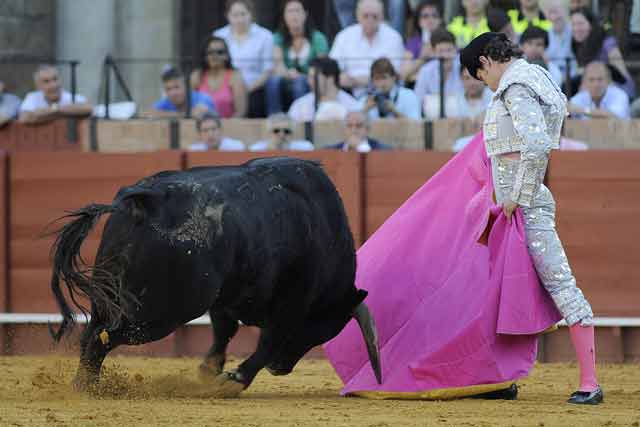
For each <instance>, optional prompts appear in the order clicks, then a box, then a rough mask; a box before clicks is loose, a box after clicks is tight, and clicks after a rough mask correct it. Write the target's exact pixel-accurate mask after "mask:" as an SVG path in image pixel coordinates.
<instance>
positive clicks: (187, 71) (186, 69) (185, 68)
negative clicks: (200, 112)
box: [182, 61, 191, 119]
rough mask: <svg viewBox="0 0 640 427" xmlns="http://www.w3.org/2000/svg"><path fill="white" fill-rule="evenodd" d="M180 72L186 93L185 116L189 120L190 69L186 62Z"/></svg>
mask: <svg viewBox="0 0 640 427" xmlns="http://www.w3.org/2000/svg"><path fill="white" fill-rule="evenodd" d="M182 71H183V73H184V87H185V88H186V91H187V94H186V95H187V100H186V102H187V112H186V114H185V116H186V117H187V118H188V119H190V118H191V81H190V80H191V79H190V78H189V77H190V76H189V75H190V74H191V67H190V65H189V63H188V62H187V61H183V66H182Z"/></svg>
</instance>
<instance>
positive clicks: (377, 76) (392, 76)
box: [361, 58, 420, 120]
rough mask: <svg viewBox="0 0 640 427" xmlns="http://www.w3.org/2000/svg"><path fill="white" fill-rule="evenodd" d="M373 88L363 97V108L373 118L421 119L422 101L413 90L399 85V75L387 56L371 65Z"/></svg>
mask: <svg viewBox="0 0 640 427" xmlns="http://www.w3.org/2000/svg"><path fill="white" fill-rule="evenodd" d="M371 83H372V84H373V88H372V89H371V90H370V92H371V93H369V94H368V95H367V96H364V97H363V98H362V99H361V106H362V110H363V111H364V112H365V113H367V114H368V115H369V118H370V119H372V120H375V119H380V118H399V119H414V120H420V101H418V97H416V94H415V93H413V91H412V90H410V89H407V88H405V87H402V86H400V85H398V75H397V74H396V70H395V69H394V68H393V64H391V61H389V60H388V59H387V58H380V59H376V60H375V62H374V63H373V65H372V66H371Z"/></svg>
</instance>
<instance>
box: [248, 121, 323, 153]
mask: <svg viewBox="0 0 640 427" xmlns="http://www.w3.org/2000/svg"><path fill="white" fill-rule="evenodd" d="M292 125H293V123H292V122H291V119H289V117H288V116H287V115H286V114H284V113H276V114H274V115H272V116H269V118H268V119H267V122H266V126H267V131H268V132H269V135H270V137H269V139H268V140H264V141H258V142H256V143H255V144H253V145H251V147H249V151H274V150H277V151H313V149H314V147H313V144H312V143H311V142H309V141H305V140H293V141H290V140H289V139H290V138H291V134H292V133H293V126H292Z"/></svg>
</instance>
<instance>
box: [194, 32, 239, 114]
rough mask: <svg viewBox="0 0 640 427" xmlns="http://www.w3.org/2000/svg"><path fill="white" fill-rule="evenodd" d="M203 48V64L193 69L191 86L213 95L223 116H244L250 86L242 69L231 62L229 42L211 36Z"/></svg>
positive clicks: (201, 55)
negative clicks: (244, 77)
mask: <svg viewBox="0 0 640 427" xmlns="http://www.w3.org/2000/svg"><path fill="white" fill-rule="evenodd" d="M200 52H201V54H200V58H201V59H200V61H201V62H200V67H199V68H198V69H196V70H195V71H194V72H193V73H191V87H192V88H194V89H197V90H198V91H199V92H202V93H206V94H207V95H209V96H210V97H211V99H212V100H213V102H214V104H215V106H216V110H217V111H218V114H219V115H220V117H222V118H224V119H228V118H230V117H245V116H246V115H247V87H246V86H245V84H244V80H243V79H242V75H241V74H240V72H239V71H237V70H235V69H234V68H233V66H232V65H231V55H230V54H229V48H228V47H227V42H225V41H224V39H222V38H220V37H216V36H209V37H207V38H206V39H205V41H204V43H203V44H202V49H201V50H200Z"/></svg>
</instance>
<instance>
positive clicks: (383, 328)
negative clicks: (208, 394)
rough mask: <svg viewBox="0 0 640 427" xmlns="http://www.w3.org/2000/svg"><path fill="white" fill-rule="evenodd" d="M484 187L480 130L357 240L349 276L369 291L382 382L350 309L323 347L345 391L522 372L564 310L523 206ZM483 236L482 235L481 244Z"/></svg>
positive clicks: (432, 386) (493, 378) (437, 386)
mask: <svg viewBox="0 0 640 427" xmlns="http://www.w3.org/2000/svg"><path fill="white" fill-rule="evenodd" d="M492 195H493V185H492V180H491V167H490V163H489V159H488V158H487V155H486V152H485V148H484V144H483V140H482V135H481V134H478V135H476V136H475V137H474V139H473V140H472V141H471V143H470V144H469V145H468V146H467V147H465V149H464V150H463V151H461V152H460V153H458V154H457V155H456V156H455V157H454V158H453V159H451V160H450V161H449V162H448V163H447V164H446V165H445V166H444V167H443V168H442V169H440V171H438V173H437V174H436V175H434V176H433V177H432V178H431V179H430V180H429V181H428V182H427V183H426V184H424V185H423V186H422V187H421V188H420V189H419V190H418V191H416V193H414V194H413V196H411V197H410V198H409V199H408V200H407V201H406V202H405V203H404V204H403V205H402V206H401V207H400V208H399V209H398V210H397V211H396V212H395V213H394V214H393V215H392V216H391V217H390V218H389V219H388V220H387V221H386V222H385V223H384V224H383V225H382V226H381V227H380V229H378V230H377V231H376V232H375V234H373V235H372V236H371V237H370V238H369V240H367V242H366V243H365V244H364V245H363V246H362V248H361V249H360V250H359V251H358V270H357V274H356V286H357V287H358V288H361V289H366V290H367V291H369V295H368V297H367V299H366V300H365V303H366V304H367V305H368V306H369V309H370V310H371V312H372V314H373V317H374V319H375V322H376V326H377V330H378V339H379V346H380V357H381V365H382V378H383V384H382V385H378V384H377V382H376V380H375V377H374V374H373V371H372V369H371V366H370V364H369V361H368V357H367V352H366V348H365V346H364V342H363V338H362V334H361V332H360V330H359V329H358V326H357V324H356V323H355V322H354V321H353V320H352V321H351V322H350V323H349V324H348V325H347V327H346V328H345V329H344V330H343V331H342V332H341V333H340V334H339V335H338V336H337V337H335V338H334V339H333V340H331V341H330V342H328V343H327V344H326V345H325V347H324V349H325V353H326V355H327V357H328V358H329V360H330V362H331V363H332V364H333V366H334V368H335V370H336V372H337V374H338V375H339V376H340V378H341V379H342V381H343V383H344V385H345V386H344V389H343V390H342V394H348V393H357V392H425V391H431V390H441V389H452V388H459V387H468V386H476V385H485V384H499V383H504V382H507V381H515V380H517V379H519V378H522V377H523V376H526V375H527V374H528V372H529V370H530V369H531V367H532V365H533V363H534V361H535V357H536V352H537V335H536V334H538V333H539V332H542V331H544V330H545V329H548V328H549V327H551V326H553V325H554V324H555V323H556V322H557V321H558V320H560V319H561V316H560V314H559V313H558V311H557V309H556V308H555V305H554V304H553V302H552V300H551V298H550V297H549V295H548V293H547V292H546V291H545V290H544V288H543V287H542V286H541V285H540V283H539V280H538V276H537V274H536V272H535V269H534V267H533V265H532V263H531V259H530V257H529V254H528V251H527V247H526V244H525V237H524V229H523V218H522V213H521V212H520V209H518V210H516V213H515V215H514V217H513V218H514V220H513V221H512V222H511V223H508V222H507V219H506V217H505V216H504V214H503V213H502V211H501V209H500V207H498V206H496V205H495V203H494V201H493V196H492ZM490 215H492V217H493V218H492V220H495V221H493V225H492V226H489V228H490V231H489V233H488V239H487V238H486V234H485V230H486V229H487V228H488V224H491V221H489V218H490ZM483 235H484V236H485V241H488V242H487V243H488V246H487V245H486V244H481V243H479V240H480V239H481V236H483Z"/></svg>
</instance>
